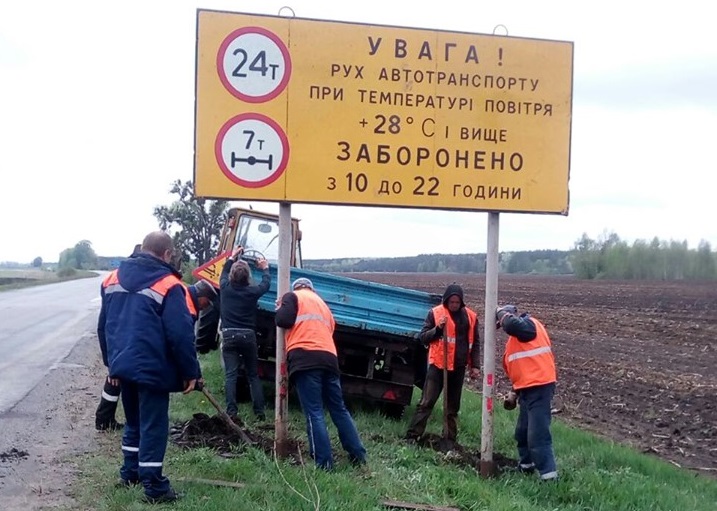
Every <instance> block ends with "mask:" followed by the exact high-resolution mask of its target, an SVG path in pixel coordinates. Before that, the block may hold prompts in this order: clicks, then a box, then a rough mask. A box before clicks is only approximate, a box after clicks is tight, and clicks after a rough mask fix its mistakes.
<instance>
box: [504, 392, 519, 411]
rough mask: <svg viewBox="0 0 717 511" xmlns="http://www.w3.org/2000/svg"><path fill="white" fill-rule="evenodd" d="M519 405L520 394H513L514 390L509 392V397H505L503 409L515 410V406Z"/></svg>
mask: <svg viewBox="0 0 717 511" xmlns="http://www.w3.org/2000/svg"><path fill="white" fill-rule="evenodd" d="M517 404H518V394H516V393H515V392H513V391H512V390H511V391H510V392H508V395H507V396H505V399H504V400H503V408H505V409H506V410H515V406H516V405H517Z"/></svg>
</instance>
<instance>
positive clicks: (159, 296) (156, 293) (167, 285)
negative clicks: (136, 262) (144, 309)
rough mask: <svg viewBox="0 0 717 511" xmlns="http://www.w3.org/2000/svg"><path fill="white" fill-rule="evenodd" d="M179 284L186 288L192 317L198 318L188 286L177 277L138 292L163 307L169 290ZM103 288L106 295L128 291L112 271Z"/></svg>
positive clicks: (164, 278)
mask: <svg viewBox="0 0 717 511" xmlns="http://www.w3.org/2000/svg"><path fill="white" fill-rule="evenodd" d="M177 284H179V285H180V286H184V292H185V295H186V299H187V308H188V309H189V313H190V314H192V317H196V313H197V309H196V308H195V307H194V303H192V297H191V296H189V289H187V286H186V285H185V284H184V283H183V282H182V281H181V280H179V279H178V278H177V276H176V275H172V274H169V275H166V276H164V277H162V278H161V279H159V280H158V281H157V282H155V283H154V284H152V285H151V286H150V287H148V288H145V289H141V290H139V291H137V293H138V294H141V295H145V296H148V297H149V298H152V299H153V300H154V301H156V302H157V303H159V304H160V305H161V304H162V302H163V301H164V297H165V296H166V295H167V293H168V292H169V290H170V289H171V288H173V287H174V286H176V285H177ZM102 287H103V288H104V290H105V294H111V293H117V292H120V293H126V292H127V290H126V289H125V288H124V287H122V284H120V281H119V278H118V276H117V270H114V271H112V273H110V274H109V275H107V277H105V280H103V281H102Z"/></svg>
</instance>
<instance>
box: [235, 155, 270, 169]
mask: <svg viewBox="0 0 717 511" xmlns="http://www.w3.org/2000/svg"><path fill="white" fill-rule="evenodd" d="M273 161H274V157H273V155H271V154H270V155H269V157H268V158H267V159H266V160H260V159H259V158H257V157H255V156H249V157H248V158H237V156H236V153H235V152H234V151H232V168H234V167H235V165H236V164H237V163H248V164H249V165H256V164H257V163H265V164H267V165H268V166H269V170H273V167H272V162H273Z"/></svg>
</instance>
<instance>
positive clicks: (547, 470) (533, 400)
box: [515, 383, 558, 479]
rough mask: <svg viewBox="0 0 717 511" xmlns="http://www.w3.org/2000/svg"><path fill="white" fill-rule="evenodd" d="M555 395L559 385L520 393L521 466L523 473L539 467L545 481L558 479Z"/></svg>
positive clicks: (518, 433) (518, 436) (517, 433)
mask: <svg viewBox="0 0 717 511" xmlns="http://www.w3.org/2000/svg"><path fill="white" fill-rule="evenodd" d="M554 392H555V383H549V384H547V385H538V386H535V387H528V388H525V389H520V390H518V391H517V393H518V405H519V406H520V414H519V415H518V422H517V424H516V425H515V440H516V441H517V442H518V455H519V456H520V467H521V469H523V470H526V469H530V468H532V467H535V468H536V469H537V470H538V472H539V473H540V477H541V478H542V479H555V478H556V477H557V476H558V471H557V467H556V465H555V455H554V454H553V438H552V436H551V435H550V419H551V415H550V402H551V401H552V399H553V394H554Z"/></svg>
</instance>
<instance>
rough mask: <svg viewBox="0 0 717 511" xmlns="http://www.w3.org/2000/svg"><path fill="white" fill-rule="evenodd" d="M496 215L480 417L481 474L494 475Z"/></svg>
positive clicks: (493, 217) (491, 228)
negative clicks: (481, 415) (481, 416)
mask: <svg viewBox="0 0 717 511" xmlns="http://www.w3.org/2000/svg"><path fill="white" fill-rule="evenodd" d="M498 233H499V213H488V248H487V251H486V256H487V257H486V269H485V312H484V316H483V317H484V318H485V320H484V321H483V338H484V339H485V345H484V349H483V418H482V422H481V442H480V475H481V477H484V478H487V477H493V476H495V475H496V470H495V464H494V463H493V387H494V385H495V337H496V335H495V334H496V331H495V330H496V329H495V321H494V318H495V308H496V307H497V306H498Z"/></svg>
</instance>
